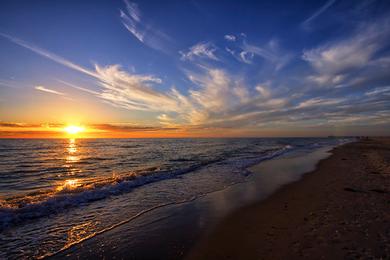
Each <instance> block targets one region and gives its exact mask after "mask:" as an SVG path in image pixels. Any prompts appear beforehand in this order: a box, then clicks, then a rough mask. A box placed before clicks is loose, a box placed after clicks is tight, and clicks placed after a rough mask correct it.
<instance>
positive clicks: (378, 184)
mask: <svg viewBox="0 0 390 260" xmlns="http://www.w3.org/2000/svg"><path fill="white" fill-rule="evenodd" d="M332 153H333V155H332V156H330V157H329V158H327V159H324V160H322V161H321V162H320V163H319V164H318V165H317V169H316V170H314V171H312V172H311V173H308V174H305V175H304V177H303V178H302V179H301V180H300V181H297V182H294V183H291V184H288V185H286V186H284V187H282V188H280V189H279V191H277V192H276V193H274V194H273V195H271V196H270V197H269V198H267V199H266V200H264V201H261V202H257V203H254V204H252V205H250V206H246V207H243V208H241V209H239V210H237V211H234V212H233V213H231V214H229V215H228V216H227V217H226V218H224V219H223V220H222V221H221V222H220V223H219V224H218V225H217V226H216V227H215V228H214V230H213V231H212V232H208V233H207V234H205V235H204V236H203V238H202V239H201V240H200V242H198V243H197V244H196V245H195V246H194V247H193V249H192V250H191V251H190V253H189V255H188V257H187V258H188V259H302V258H306V259H357V258H358V259H359V258H363V259H367V258H376V259H389V258H390V139H389V138H375V139H372V138H370V139H366V140H361V141H359V142H355V143H350V144H346V145H343V146H340V147H337V148H335V149H334V150H333V151H332ZM274 163H279V164H280V161H279V162H278V160H275V161H274ZM252 170H253V171H256V172H257V173H258V174H261V172H262V171H264V170H265V168H264V164H260V165H258V166H257V167H254V168H252Z"/></svg>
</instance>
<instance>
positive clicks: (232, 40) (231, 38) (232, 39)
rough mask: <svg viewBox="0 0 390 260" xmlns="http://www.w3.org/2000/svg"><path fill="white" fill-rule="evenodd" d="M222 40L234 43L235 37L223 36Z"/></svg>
mask: <svg viewBox="0 0 390 260" xmlns="http://www.w3.org/2000/svg"><path fill="white" fill-rule="evenodd" d="M224 38H225V40H227V41H229V42H234V41H236V39H237V38H236V36H234V35H229V34H226V35H225V36H224Z"/></svg>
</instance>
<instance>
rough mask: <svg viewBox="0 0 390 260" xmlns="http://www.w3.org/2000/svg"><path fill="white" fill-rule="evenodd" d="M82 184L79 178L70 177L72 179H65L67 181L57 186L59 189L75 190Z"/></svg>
mask: <svg viewBox="0 0 390 260" xmlns="http://www.w3.org/2000/svg"><path fill="white" fill-rule="evenodd" d="M80 186H81V183H80V181H79V180H78V179H70V180H65V182H64V183H63V184H62V185H60V186H58V187H57V191H64V190H66V191H71V190H75V189H77V188H78V187H80Z"/></svg>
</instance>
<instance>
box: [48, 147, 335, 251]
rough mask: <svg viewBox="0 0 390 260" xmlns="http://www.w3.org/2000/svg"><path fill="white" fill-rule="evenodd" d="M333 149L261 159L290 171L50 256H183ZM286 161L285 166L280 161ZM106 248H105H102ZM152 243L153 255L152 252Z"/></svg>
mask: <svg viewBox="0 0 390 260" xmlns="http://www.w3.org/2000/svg"><path fill="white" fill-rule="evenodd" d="M331 149H332V147H322V148H319V149H316V150H314V151H295V152H290V153H286V154H283V155H281V156H277V157H275V158H272V159H270V160H265V161H262V162H260V163H259V164H256V165H268V164H271V165H273V164H275V163H276V164H279V165H284V166H285V167H287V168H289V172H288V173H285V172H283V171H281V172H279V173H278V177H277V178H275V173H273V172H269V171H268V172H263V173H262V174H254V173H252V174H251V175H249V176H248V177H249V179H248V180H247V181H246V182H242V183H237V184H236V185H232V186H228V187H226V188H225V189H222V190H219V191H215V192H212V193H208V194H205V195H204V196H201V197H198V198H197V199H196V200H194V201H190V202H188V203H183V204H182V205H171V206H167V207H162V208H159V209H156V210H153V211H150V212H147V213H145V214H144V215H142V217H140V218H137V219H134V221H131V222H129V223H125V224H124V225H120V226H118V227H116V228H114V229H112V230H109V231H108V232H105V233H101V234H99V235H97V236H95V237H92V238H90V239H88V240H85V241H83V242H81V243H78V244H75V245H73V246H72V247H70V248H68V249H66V250H64V251H62V252H58V254H56V255H53V256H52V257H51V258H56V259H57V258H65V257H67V258H68V257H78V258H85V257H109V258H111V257H114V256H115V257H117V258H128V257H130V258H135V259H138V258H142V259H154V258H160V259H172V258H174V259H177V258H183V257H184V256H185V255H187V254H188V252H189V251H190V250H191V248H192V247H193V246H194V245H196V244H197V242H198V241H199V239H200V238H201V237H202V236H204V235H205V234H207V233H208V232H210V230H212V229H213V227H214V226H215V225H217V224H218V223H219V222H221V221H222V220H223V219H224V218H225V217H226V216H227V215H229V214H230V213H231V212H234V211H235V210H237V209H238V210H239V209H240V208H241V207H242V206H243V205H248V204H252V203H255V202H259V201H262V200H264V199H265V200H266V199H267V198H268V197H269V196H270V195H271V194H273V193H274V192H275V191H277V190H278V189H279V188H280V187H281V186H283V185H286V183H287V185H288V183H290V182H292V181H296V180H298V179H300V178H301V177H302V175H303V174H305V173H306V172H310V171H312V170H313V169H314V168H315V167H316V164H317V163H318V161H320V160H321V159H323V158H326V157H329V156H330V153H329V152H328V151H329V150H331ZM281 160H282V161H285V163H284V164H280V163H278V162H280V161H281ZM256 165H255V166H252V167H250V168H248V170H251V169H252V168H253V167H256ZM259 187H260V188H259ZM162 237H163V240H161V238H162ZM112 241H116V242H112ZM102 244H103V245H104V247H103V248H101V247H100V246H99V245H102ZM150 245H152V246H153V248H154V252H150V250H149V248H150Z"/></svg>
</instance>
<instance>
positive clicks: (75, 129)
mask: <svg viewBox="0 0 390 260" xmlns="http://www.w3.org/2000/svg"><path fill="white" fill-rule="evenodd" d="M84 130H85V128H84V127H81V126H74V125H70V126H67V127H65V128H64V131H65V132H66V133H67V134H70V135H75V134H78V133H81V132H84Z"/></svg>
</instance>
